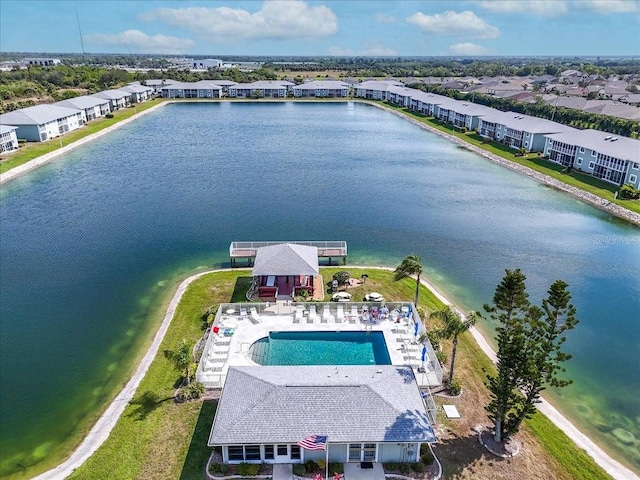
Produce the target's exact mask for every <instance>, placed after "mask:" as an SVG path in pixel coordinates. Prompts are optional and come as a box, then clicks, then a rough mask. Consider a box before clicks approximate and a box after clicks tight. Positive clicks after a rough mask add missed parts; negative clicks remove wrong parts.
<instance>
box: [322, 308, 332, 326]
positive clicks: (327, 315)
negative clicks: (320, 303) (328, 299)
mask: <svg viewBox="0 0 640 480" xmlns="http://www.w3.org/2000/svg"><path fill="white" fill-rule="evenodd" d="M330 319H331V310H329V305H325V306H324V308H323V309H322V323H327V322H329V320H330Z"/></svg>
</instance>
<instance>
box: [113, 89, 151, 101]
mask: <svg viewBox="0 0 640 480" xmlns="http://www.w3.org/2000/svg"><path fill="white" fill-rule="evenodd" d="M118 90H123V91H125V92H130V93H131V102H132V103H140V102H145V101H147V100H149V99H150V98H151V95H153V88H151V87H146V86H144V85H127V86H126V87H121V88H119V89H118Z"/></svg>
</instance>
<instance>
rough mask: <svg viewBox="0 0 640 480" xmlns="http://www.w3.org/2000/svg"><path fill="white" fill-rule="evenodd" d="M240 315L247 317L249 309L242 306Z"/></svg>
mask: <svg viewBox="0 0 640 480" xmlns="http://www.w3.org/2000/svg"><path fill="white" fill-rule="evenodd" d="M240 317H242V318H247V309H246V308H245V307H240Z"/></svg>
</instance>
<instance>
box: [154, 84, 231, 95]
mask: <svg viewBox="0 0 640 480" xmlns="http://www.w3.org/2000/svg"><path fill="white" fill-rule="evenodd" d="M161 92H162V97H163V98H220V97H221V92H222V87H221V86H220V85H216V84H215V83H213V82H212V81H211V80H201V81H199V82H188V83H171V84H169V85H164V86H163V87H162V89H161Z"/></svg>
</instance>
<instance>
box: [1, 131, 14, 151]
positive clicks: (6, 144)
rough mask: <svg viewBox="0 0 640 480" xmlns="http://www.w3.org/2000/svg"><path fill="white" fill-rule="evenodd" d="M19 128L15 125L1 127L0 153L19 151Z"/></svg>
mask: <svg viewBox="0 0 640 480" xmlns="http://www.w3.org/2000/svg"><path fill="white" fill-rule="evenodd" d="M16 130H18V127H14V126H13V125H0V153H8V152H13V151H15V150H17V149H18V137H17V135H16Z"/></svg>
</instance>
